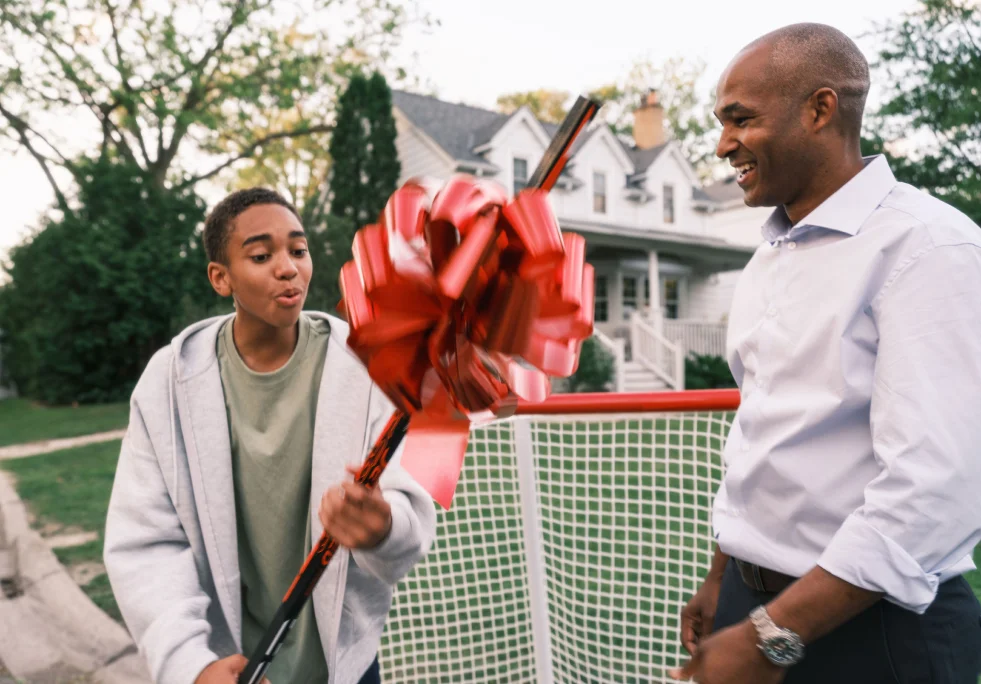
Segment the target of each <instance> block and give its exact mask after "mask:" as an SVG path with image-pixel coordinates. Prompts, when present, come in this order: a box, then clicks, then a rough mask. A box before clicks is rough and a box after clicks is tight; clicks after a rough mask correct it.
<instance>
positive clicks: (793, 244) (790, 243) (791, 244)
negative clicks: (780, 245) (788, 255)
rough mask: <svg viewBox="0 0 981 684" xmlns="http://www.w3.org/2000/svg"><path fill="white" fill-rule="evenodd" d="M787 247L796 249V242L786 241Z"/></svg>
mask: <svg viewBox="0 0 981 684" xmlns="http://www.w3.org/2000/svg"><path fill="white" fill-rule="evenodd" d="M787 249H797V243H796V242H788V243H787Z"/></svg>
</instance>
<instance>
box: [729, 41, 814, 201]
mask: <svg viewBox="0 0 981 684" xmlns="http://www.w3.org/2000/svg"><path fill="white" fill-rule="evenodd" d="M769 62H770V60H769V47H768V46H767V45H765V44H763V45H760V46H757V47H753V48H749V49H747V50H745V51H744V52H742V53H740V54H739V55H738V56H737V57H736V58H735V59H734V60H733V62H732V63H731V64H730V65H729V67H728V68H727V69H726V71H725V73H723V74H722V78H720V79H719V85H718V87H717V89H716V103H715V116H716V117H717V118H718V119H719V121H720V122H721V123H722V137H721V138H720V139H719V144H718V147H717V148H716V150H715V153H716V155H718V156H719V157H720V158H722V159H726V160H728V162H729V163H730V164H731V165H732V166H733V168H735V169H737V170H738V173H739V175H738V176H737V182H738V183H739V187H741V188H742V190H743V193H744V199H745V202H746V204H747V205H749V206H751V207H773V206H777V205H781V204H783V205H786V204H791V203H793V202H794V200H795V199H796V198H797V197H798V196H799V195H800V193H801V192H802V190H803V188H804V185H805V179H806V178H807V176H808V174H809V171H810V170H811V167H810V166H809V162H810V160H811V159H812V156H813V155H812V154H811V153H810V152H811V151H809V149H808V144H809V140H808V135H807V132H806V130H805V127H804V126H803V123H802V109H801V104H802V103H801V102H797V101H796V100H795V98H793V97H791V96H788V95H787V90H788V88H787V87H786V86H785V85H784V84H783V83H781V82H779V81H778V80H777V79H776V78H775V77H774V76H773V70H772V68H771V65H770V63H769ZM768 74H770V75H769V76H768Z"/></svg>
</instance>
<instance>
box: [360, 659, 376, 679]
mask: <svg viewBox="0 0 981 684" xmlns="http://www.w3.org/2000/svg"><path fill="white" fill-rule="evenodd" d="M358 684H381V670H379V669H378V658H375V662H373V663H372V664H371V667H369V668H368V671H367V672H365V673H364V676H363V677H361V680H360V681H359V682H358Z"/></svg>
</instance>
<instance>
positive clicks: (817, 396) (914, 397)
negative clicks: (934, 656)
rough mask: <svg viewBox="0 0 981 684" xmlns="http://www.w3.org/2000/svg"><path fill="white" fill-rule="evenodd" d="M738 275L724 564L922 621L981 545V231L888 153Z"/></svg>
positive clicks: (782, 221)
mask: <svg viewBox="0 0 981 684" xmlns="http://www.w3.org/2000/svg"><path fill="white" fill-rule="evenodd" d="M763 235H764V237H765V238H766V240H767V242H764V243H763V244H762V245H761V246H760V248H759V249H758V250H757V252H756V253H755V254H754V255H753V258H752V259H751V261H750V263H749V264H748V265H747V267H746V269H745V270H744V271H743V273H742V275H741V276H740V280H739V282H738V284H737V286H736V292H735V295H734V299H733V304H732V312H731V315H730V318H729V331H728V342H727V355H728V360H729V366H730V368H731V369H732V372H733V375H734V376H735V379H736V382H737V383H738V384H739V387H740V389H741V392H742V404H741V406H740V407H739V410H738V412H737V414H736V419H735V422H734V424H733V426H732V430H731V432H730V433H729V438H728V441H727V443H726V450H725V461H726V466H727V472H726V476H725V482H724V484H723V486H722V487H721V488H720V490H719V492H718V495H717V497H716V500H715V510H714V517H713V522H714V526H715V535H716V539H717V540H718V543H719V546H720V548H721V549H722V551H723V552H725V553H727V554H729V555H731V556H735V557H737V558H740V559H742V560H744V561H748V562H750V563H756V564H758V565H760V566H763V567H766V568H770V569H772V570H777V571H779V572H783V573H786V574H789V575H793V576H796V577H800V576H803V575H804V574H806V573H807V572H808V571H810V570H812V569H813V568H814V567H815V565H819V566H821V567H822V568H824V569H825V570H827V571H828V572H830V573H831V574H833V575H835V576H837V577H839V578H841V579H843V580H845V581H847V582H849V583H851V584H853V585H856V586H859V587H862V588H864V589H869V590H872V591H880V592H884V593H885V594H886V597H887V599H888V600H890V601H892V602H894V603H896V604H898V605H900V606H903V607H905V608H908V609H910V610H913V611H916V612H918V613H922V612H923V611H925V610H926V609H927V607H928V606H929V605H930V603H931V602H932V601H933V599H934V597H935V595H936V591H937V586H938V585H939V583H940V582H943V581H944V580H946V579H948V578H951V577H954V576H956V575H958V574H961V573H963V572H966V571H968V570H971V569H973V568H974V563H973V561H972V560H971V553H972V550H973V549H974V546H975V545H976V544H977V543H978V541H979V539H981V229H979V228H978V226H976V225H975V224H974V223H973V222H972V221H970V220H969V219H968V218H967V217H966V216H964V215H963V214H961V213H960V212H958V211H957V210H955V209H953V208H951V207H950V206H948V205H946V204H944V203H943V202H941V201H939V200H937V199H935V198H932V197H930V196H929V195H927V194H926V193H924V192H921V191H919V190H917V189H915V188H913V187H911V186H909V185H906V184H905V183H898V182H897V181H896V179H895V177H894V176H893V174H892V171H891V170H890V169H889V165H888V163H887V162H886V160H885V158H883V157H873V158H870V159H866V165H865V168H864V169H863V170H862V171H861V172H860V173H859V174H858V175H857V176H855V177H854V178H853V179H852V180H851V181H849V182H848V183H847V184H846V185H845V186H843V187H842V188H841V189H839V190H838V191H837V192H836V193H835V194H834V195H832V196H831V197H830V198H828V199H827V200H826V201H825V202H824V203H823V204H821V205H820V206H819V207H818V208H817V209H815V210H814V211H812V212H811V213H810V214H809V215H808V216H806V217H805V218H804V219H803V220H801V221H800V222H799V223H798V224H797V225H794V226H791V225H790V221H789V219H788V218H787V214H786V212H784V210H783V208H782V207H781V208H778V209H777V210H776V211H775V212H774V213H773V215H772V216H771V217H770V218H769V219H768V220H767V222H766V224H765V225H764V226H763Z"/></svg>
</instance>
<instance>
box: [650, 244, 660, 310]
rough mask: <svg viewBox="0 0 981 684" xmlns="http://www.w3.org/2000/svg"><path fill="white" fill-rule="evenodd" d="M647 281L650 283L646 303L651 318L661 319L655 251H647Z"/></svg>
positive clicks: (658, 276) (658, 277)
mask: <svg viewBox="0 0 981 684" xmlns="http://www.w3.org/2000/svg"><path fill="white" fill-rule="evenodd" d="M647 281H648V282H649V283H650V288H651V300H650V301H649V302H648V303H647V305H648V306H649V307H650V310H651V320H652V321H654V322H656V321H658V320H660V319H661V276H660V275H659V269H658V263H657V251H656V250H653V249H652V250H651V251H649V252H648V253H647Z"/></svg>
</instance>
